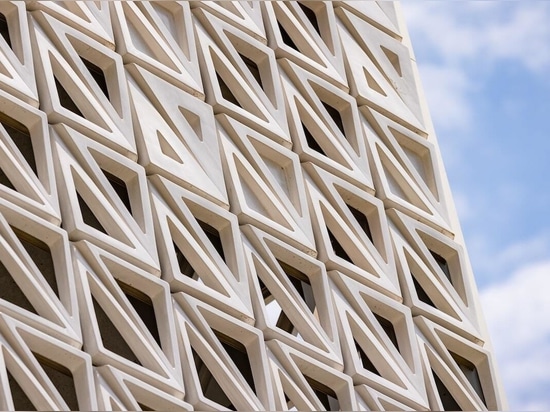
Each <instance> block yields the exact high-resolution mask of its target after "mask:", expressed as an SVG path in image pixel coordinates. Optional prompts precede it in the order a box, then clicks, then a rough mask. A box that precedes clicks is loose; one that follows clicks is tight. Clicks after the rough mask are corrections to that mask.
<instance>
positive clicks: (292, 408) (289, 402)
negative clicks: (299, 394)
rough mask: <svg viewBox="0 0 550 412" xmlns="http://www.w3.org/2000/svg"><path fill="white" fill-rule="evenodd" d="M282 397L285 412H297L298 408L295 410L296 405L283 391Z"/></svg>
mask: <svg viewBox="0 0 550 412" xmlns="http://www.w3.org/2000/svg"><path fill="white" fill-rule="evenodd" d="M283 395H284V396H285V403H286V408H285V410H286V411H297V410H298V408H296V404H295V403H294V402H293V401H292V400H290V398H289V397H288V395H287V394H286V392H284V391H283Z"/></svg>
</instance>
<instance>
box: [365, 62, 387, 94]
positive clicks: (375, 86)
mask: <svg viewBox="0 0 550 412" xmlns="http://www.w3.org/2000/svg"><path fill="white" fill-rule="evenodd" d="M363 73H364V74H365V79H366V80H367V85H368V86H369V87H370V88H371V89H372V90H374V91H375V92H377V93H380V94H381V95H382V96H384V97H386V96H387V95H386V93H385V92H384V89H382V88H381V87H380V85H379V84H378V83H377V82H376V80H374V77H372V75H371V74H370V73H369V72H368V71H367V69H365V68H363Z"/></svg>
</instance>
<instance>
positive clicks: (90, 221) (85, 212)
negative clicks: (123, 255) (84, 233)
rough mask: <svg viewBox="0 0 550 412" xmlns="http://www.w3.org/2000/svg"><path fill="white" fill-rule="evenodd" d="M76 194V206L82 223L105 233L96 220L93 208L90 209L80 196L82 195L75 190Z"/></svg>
mask: <svg viewBox="0 0 550 412" xmlns="http://www.w3.org/2000/svg"><path fill="white" fill-rule="evenodd" d="M76 196H77V197H78V206H79V207H80V213H81V214H82V220H83V221H84V223H85V224H87V225H88V226H91V227H93V228H94V229H97V230H99V231H100V232H103V233H105V234H106V235H107V234H108V233H107V231H106V230H105V228H104V227H103V225H102V224H101V222H100V221H99V220H98V218H97V216H96V215H95V213H94V212H93V210H92V209H90V207H89V206H88V204H87V203H86V201H85V200H84V199H83V198H82V196H80V193H78V192H76Z"/></svg>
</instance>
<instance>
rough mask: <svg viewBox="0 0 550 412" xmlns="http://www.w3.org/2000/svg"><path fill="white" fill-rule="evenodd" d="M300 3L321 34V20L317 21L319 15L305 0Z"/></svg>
mask: <svg viewBox="0 0 550 412" xmlns="http://www.w3.org/2000/svg"><path fill="white" fill-rule="evenodd" d="M298 5H299V6H300V8H301V9H302V11H303V12H304V14H305V15H306V17H307V19H308V20H309V21H310V23H311V25H312V26H313V27H314V28H315V31H316V32H317V33H319V34H321V30H320V29H319V22H318V21H317V15H316V14H315V12H314V11H313V10H311V9H310V8H309V7H308V6H306V5H305V4H304V3H303V2H299V3H298Z"/></svg>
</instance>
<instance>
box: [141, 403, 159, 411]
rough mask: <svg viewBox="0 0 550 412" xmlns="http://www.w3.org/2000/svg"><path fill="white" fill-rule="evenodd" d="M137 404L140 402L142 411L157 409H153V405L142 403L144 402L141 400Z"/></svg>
mask: <svg viewBox="0 0 550 412" xmlns="http://www.w3.org/2000/svg"><path fill="white" fill-rule="evenodd" d="M137 404H138V406H139V408H140V409H141V410H142V411H154V410H155V409H153V408H151V407H149V406H147V405H144V404H142V403H140V402H138V403H137Z"/></svg>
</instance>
